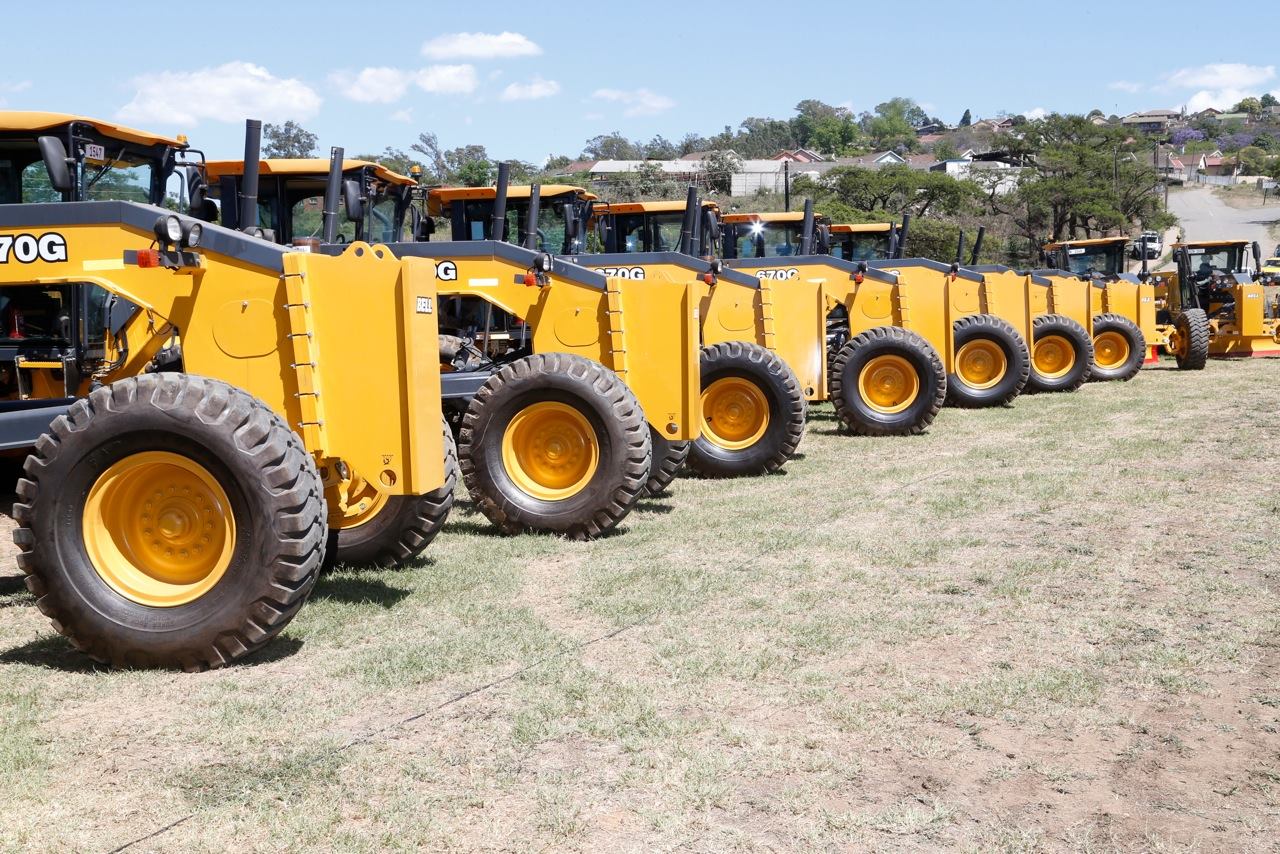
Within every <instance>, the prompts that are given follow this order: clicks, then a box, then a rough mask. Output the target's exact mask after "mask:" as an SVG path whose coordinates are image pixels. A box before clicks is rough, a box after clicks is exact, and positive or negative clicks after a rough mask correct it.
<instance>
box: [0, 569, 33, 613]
mask: <svg viewBox="0 0 1280 854" xmlns="http://www.w3.org/2000/svg"><path fill="white" fill-rule="evenodd" d="M25 579H26V576H25V575H7V576H5V577H4V578H0V596H13V595H14V594H17V593H26V592H27V583H26V580H25ZM13 604H16V603H14V602H0V608H3V607H5V606H6V605H13ZM24 604H25V603H24Z"/></svg>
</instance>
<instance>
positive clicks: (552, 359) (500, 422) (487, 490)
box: [458, 353, 653, 539]
mask: <svg viewBox="0 0 1280 854" xmlns="http://www.w3.org/2000/svg"><path fill="white" fill-rule="evenodd" d="M540 403H559V404H562V405H564V406H567V407H569V408H570V409H573V410H576V412H577V413H578V415H580V416H581V417H582V418H583V419H585V420H586V422H587V423H588V425H589V427H590V429H591V431H592V434H593V436H594V441H595V443H596V446H597V449H598V453H599V461H598V464H597V465H596V468H595V471H594V474H592V475H591V477H590V479H589V480H588V481H587V482H586V483H585V484H584V485H582V487H581V488H580V489H578V490H577V491H576V492H575V493H574V494H572V495H569V496H567V497H565V498H559V499H555V500H549V499H546V498H539V497H536V496H535V495H533V494H531V493H530V492H529V491H526V490H525V489H522V488H521V487H520V486H518V485H517V484H516V482H515V481H514V480H513V479H512V475H511V473H509V472H508V471H507V470H506V466H505V464H504V462H503V444H504V437H505V435H506V432H507V428H508V427H509V425H511V423H512V420H513V419H515V418H516V416H517V415H519V414H520V413H521V412H522V411H524V410H526V409H527V408H529V407H531V406H533V405H535V404H540ZM648 428H649V425H648V423H647V422H646V421H645V417H644V412H643V410H642V409H641V408H640V402H639V401H638V400H636V396H635V395H634V394H633V393H632V392H631V389H629V388H627V386H626V384H625V383H623V382H622V380H620V379H619V378H618V375H617V374H615V373H613V372H612V371H610V370H609V369H608V368H605V367H604V366H603V365H601V364H600V363H598V362H593V361H591V360H590V359H585V358H583V357H581V356H571V355H568V354H565V353H541V354H535V355H532V356H526V357H524V358H522V359H518V360H516V361H514V362H512V363H510V364H508V365H505V366H503V368H502V369H501V370H500V371H498V372H496V373H495V374H493V376H491V377H489V379H488V380H486V381H485V384H484V385H483V386H481V387H480V391H479V392H478V393H477V394H476V396H475V398H474V399H473V400H472V401H471V404H470V406H469V407H468V409H467V415H466V418H465V419H464V420H463V424H462V437H461V438H462V441H461V442H460V443H459V445H458V458H459V464H460V468H461V470H462V479H463V482H464V483H466V485H467V489H468V490H469V491H470V493H471V497H472V499H473V500H474V501H475V502H476V506H477V507H478V508H479V509H480V512H482V513H484V515H485V516H487V517H488V518H489V519H490V520H491V521H492V522H493V523H494V524H495V525H497V526H498V527H499V528H500V529H501V530H502V531H503V532H505V533H508V534H519V533H522V532H525V531H543V532H548V533H555V534H562V535H564V536H566V537H571V538H573V539H587V538H589V537H595V536H599V535H600V534H602V533H604V532H605V531H608V530H610V529H611V528H614V527H616V526H617V524H618V523H619V522H621V521H622V520H623V518H625V517H626V515H627V514H628V513H629V512H631V508H632V507H633V506H634V505H635V503H636V501H637V499H639V497H640V495H641V492H642V491H643V489H644V485H645V483H646V482H647V481H648V479H649V464H650V460H651V459H652V448H653V446H652V444H651V442H650V439H649V429H648Z"/></svg>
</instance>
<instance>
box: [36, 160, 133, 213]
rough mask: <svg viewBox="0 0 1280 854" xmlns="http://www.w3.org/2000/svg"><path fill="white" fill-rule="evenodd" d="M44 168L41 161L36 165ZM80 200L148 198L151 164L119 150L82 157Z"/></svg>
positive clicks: (129, 200) (131, 200)
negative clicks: (103, 155)
mask: <svg viewBox="0 0 1280 854" xmlns="http://www.w3.org/2000/svg"><path fill="white" fill-rule="evenodd" d="M40 166H41V168H42V169H43V168H44V164H40ZM81 168H82V181H83V186H84V199H85V201H89V202H101V201H117V202H142V203H144V204H145V203H147V202H150V201H151V174H152V164H151V162H150V161H146V160H142V159H141V158H137V157H135V156H133V155H130V154H126V153H124V152H121V153H119V154H117V155H114V156H113V155H111V154H109V153H108V154H107V156H106V159H103V160H94V159H90V158H87V157H86V158H85V160H84V161H83V163H82V166H81Z"/></svg>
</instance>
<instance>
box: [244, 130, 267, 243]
mask: <svg viewBox="0 0 1280 854" xmlns="http://www.w3.org/2000/svg"><path fill="white" fill-rule="evenodd" d="M261 157H262V122H261V121H259V120H258V119H248V120H247V121H245V123H244V175H242V176H241V178H240V222H239V225H240V230H241V231H244V230H246V229H249V228H253V227H254V226H256V225H257V224H258V177H259V175H260V174H261V172H262V164H261V163H260V162H259V161H260V159H261Z"/></svg>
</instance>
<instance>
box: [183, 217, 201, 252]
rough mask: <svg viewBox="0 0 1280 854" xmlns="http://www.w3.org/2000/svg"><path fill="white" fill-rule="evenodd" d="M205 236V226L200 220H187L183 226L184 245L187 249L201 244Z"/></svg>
mask: <svg viewBox="0 0 1280 854" xmlns="http://www.w3.org/2000/svg"><path fill="white" fill-rule="evenodd" d="M202 237H204V226H203V225H201V224H200V223H198V222H194V221H191V222H187V223H185V224H184V225H183V226H182V246H183V248H186V249H194V248H195V247H197V246H199V245H200V238H202Z"/></svg>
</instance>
